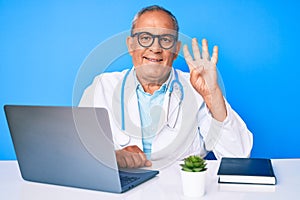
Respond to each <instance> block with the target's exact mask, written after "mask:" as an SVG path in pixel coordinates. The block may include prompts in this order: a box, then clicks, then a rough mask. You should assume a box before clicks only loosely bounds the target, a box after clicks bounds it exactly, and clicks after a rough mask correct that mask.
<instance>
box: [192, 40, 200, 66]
mask: <svg viewBox="0 0 300 200" xmlns="http://www.w3.org/2000/svg"><path fill="white" fill-rule="evenodd" d="M192 48H193V54H194V58H195V60H196V61H197V60H200V59H201V53H200V49H199V45H198V41H197V39H196V38H193V39H192Z"/></svg>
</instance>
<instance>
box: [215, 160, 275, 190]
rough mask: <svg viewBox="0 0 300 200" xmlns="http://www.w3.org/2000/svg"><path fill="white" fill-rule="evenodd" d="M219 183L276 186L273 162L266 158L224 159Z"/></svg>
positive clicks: (220, 168)
mask: <svg viewBox="0 0 300 200" xmlns="http://www.w3.org/2000/svg"><path fill="white" fill-rule="evenodd" d="M218 176H219V181H218V182H219V183H246V184H267V185H275V184H276V177H275V174H274V171H273V167H272V162H271V160H270V159H266V158H222V160H221V163H220V166H219V170H218Z"/></svg>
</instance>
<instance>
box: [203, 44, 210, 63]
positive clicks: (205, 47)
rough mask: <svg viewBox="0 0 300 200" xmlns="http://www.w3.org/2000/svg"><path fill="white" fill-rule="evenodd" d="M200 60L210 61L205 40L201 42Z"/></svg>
mask: <svg viewBox="0 0 300 200" xmlns="http://www.w3.org/2000/svg"><path fill="white" fill-rule="evenodd" d="M202 58H203V59H205V60H210V57H209V52H208V43H207V40H206V39H203V40H202Z"/></svg>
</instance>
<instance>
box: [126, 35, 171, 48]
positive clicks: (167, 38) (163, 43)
mask: <svg viewBox="0 0 300 200" xmlns="http://www.w3.org/2000/svg"><path fill="white" fill-rule="evenodd" d="M135 36H137V38H138V42H139V44H140V45H141V46H142V47H145V48H148V47H150V46H152V45H153V43H154V40H155V38H158V44H159V46H160V47H161V48H163V49H166V50H168V49H171V48H172V47H173V46H174V45H175V43H176V40H177V37H176V36H175V35H172V34H162V35H154V34H151V33H149V32H137V33H134V34H133V35H131V37H135Z"/></svg>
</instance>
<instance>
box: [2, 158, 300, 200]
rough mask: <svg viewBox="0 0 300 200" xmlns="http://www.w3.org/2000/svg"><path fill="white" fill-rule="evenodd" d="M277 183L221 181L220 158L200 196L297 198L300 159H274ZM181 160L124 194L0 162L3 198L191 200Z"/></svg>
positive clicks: (210, 164) (211, 164)
mask: <svg viewBox="0 0 300 200" xmlns="http://www.w3.org/2000/svg"><path fill="white" fill-rule="evenodd" d="M272 163H273V167H274V172H275V174H276V176H277V181H278V183H277V185H275V186H267V185H233V184H218V183H217V179H218V177H217V175H216V174H217V169H218V167H219V162H218V161H208V173H207V180H206V181H207V182H206V194H205V196H203V197H202V198H201V199H235V200H236V199H255V200H259V199H263V200H265V199H272V200H275V199H286V200H288V199H295V198H296V199H297V198H299V195H300V172H299V171H300V159H274V160H272ZM179 170H180V168H179V166H178V163H175V164H174V165H172V166H170V167H167V168H165V169H163V170H161V171H160V174H159V175H158V176H157V177H155V178H154V179H152V180H150V181H148V182H146V183H143V184H142V185H140V186H138V187H136V188H134V189H132V190H131V191H128V192H126V193H124V194H113V193H105V192H98V191H92V190H84V189H77V188H71V187H63V186H55V185H48V184H41V183H33V182H28V181H24V180H23V179H22V177H21V175H20V172H19V168H18V164H17V162H16V161H0V199H1V200H6V199H10V200H14V199H17V200H19V199H24V200H27V199H28V200H29V199H30V200H35V199H39V200H41V199H43V200H47V199H51V200H52V199H72V200H76V199H84V200H89V199H93V200H97V199H101V200H103V199H110V200H111V199H130V200H132V199H133V200H134V199H137V200H140V199H143V200H147V199H154V200H160V199H162V200H164V199H172V200H176V199H184V200H185V199H190V198H187V197H185V196H183V194H182V188H181V178H180V172H179Z"/></svg>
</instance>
